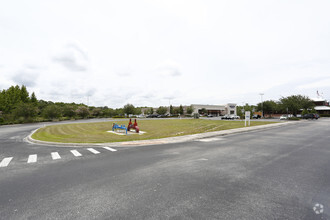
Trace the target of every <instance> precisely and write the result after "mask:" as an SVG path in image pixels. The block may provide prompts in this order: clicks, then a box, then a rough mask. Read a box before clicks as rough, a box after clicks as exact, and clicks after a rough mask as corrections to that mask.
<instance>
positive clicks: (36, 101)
mask: <svg viewBox="0 0 330 220" xmlns="http://www.w3.org/2000/svg"><path fill="white" fill-rule="evenodd" d="M30 101H31V103H32V104H33V105H34V106H37V105H38V99H37V97H36V94H34V92H32V94H31V98H30Z"/></svg>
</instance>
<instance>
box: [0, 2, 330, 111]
mask: <svg viewBox="0 0 330 220" xmlns="http://www.w3.org/2000/svg"><path fill="white" fill-rule="evenodd" d="M17 4H18V2H16V1H15V0H13V1H6V3H4V4H3V7H1V8H0V15H1V16H0V29H1V31H3V32H4V33H5V34H2V35H0V48H1V53H0V87H2V88H3V89H5V88H6V87H9V86H11V85H13V84H15V83H24V84H29V85H30V87H29V88H28V89H29V91H30V92H32V91H35V92H36V95H37V97H38V98H39V99H45V100H48V99H50V100H51V101H65V102H84V103H86V102H87V99H88V97H89V103H90V104H92V105H99V106H102V105H107V106H109V107H122V106H123V105H124V104H126V103H128V102H130V103H133V104H134V105H137V106H144V105H148V106H154V107H157V106H159V105H168V103H169V99H168V98H170V102H171V103H172V104H174V105H176V104H191V103H205V104H221V103H226V102H231V101H232V100H234V101H235V102H238V103H240V102H250V103H252V102H253V103H256V102H259V101H260V96H259V95H258V94H259V93H260V92H264V93H265V96H264V97H265V99H278V98H279V97H280V96H281V95H290V94H297V93H303V95H309V94H311V95H314V93H315V88H322V90H323V92H324V95H325V96H330V87H329V86H328V85H329V76H328V75H329V73H328V72H329V69H330V64H329V62H328V60H329V59H330V55H329V53H328V51H329V48H330V42H329V40H328V39H329V38H330V34H329V32H328V30H327V29H326V28H324V27H327V26H328V24H329V22H330V14H329V13H328V10H327V9H328V8H329V6H330V3H329V2H327V1H321V2H318V3H314V2H310V1H304V0H302V1H290V2H273V1H261V0H260V1H257V0H253V1H249V2H247V1H235V2H234V1H199V0H192V1H190V0H169V1H161V0H155V1H154V0H152V1H151V0H144V1H133V0H128V1H105V0H101V1H99V2H98V3H95V2H93V1H88V2H81V1H78V0H72V1H70V2H68V1H64V0H59V1H56V2H37V1H32V2H31V1H29V2H26V3H24V2H21V1H20V2H19V4H20V5H21V7H17ZM77 5H79V7H77ZM59 11H61V13H58V12H59ZM307 15H308V16H307ZM31 65H32V66H31ZM34 67H37V68H34ZM40 67H42V68H40ZM322 79H324V80H322Z"/></svg>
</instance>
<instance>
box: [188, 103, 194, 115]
mask: <svg viewBox="0 0 330 220" xmlns="http://www.w3.org/2000/svg"><path fill="white" fill-rule="evenodd" d="M193 112H194V108H193V107H192V105H191V106H189V107H188V108H187V114H189V115H191V114H192V113H193Z"/></svg>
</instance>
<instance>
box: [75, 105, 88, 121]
mask: <svg viewBox="0 0 330 220" xmlns="http://www.w3.org/2000/svg"><path fill="white" fill-rule="evenodd" d="M76 113H77V115H78V116H80V117H82V118H87V117H88V116H89V115H90V112H89V110H88V108H87V107H86V106H79V107H78V108H77V110H76Z"/></svg>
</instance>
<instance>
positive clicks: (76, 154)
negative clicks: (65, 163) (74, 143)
mask: <svg viewBox="0 0 330 220" xmlns="http://www.w3.org/2000/svg"><path fill="white" fill-rule="evenodd" d="M71 153H72V154H73V155H74V156H75V157H81V156H82V155H81V153H79V152H78V151H77V150H71Z"/></svg>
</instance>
